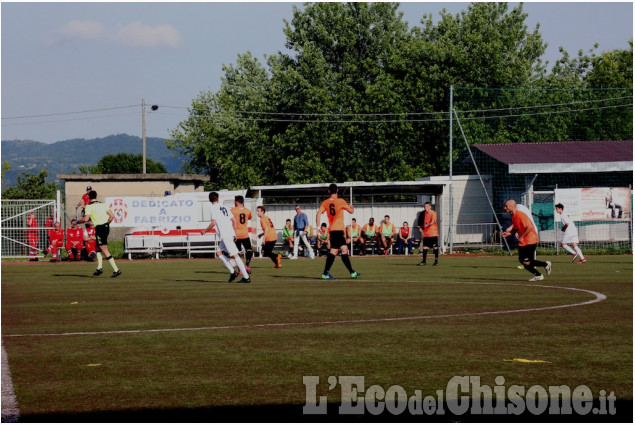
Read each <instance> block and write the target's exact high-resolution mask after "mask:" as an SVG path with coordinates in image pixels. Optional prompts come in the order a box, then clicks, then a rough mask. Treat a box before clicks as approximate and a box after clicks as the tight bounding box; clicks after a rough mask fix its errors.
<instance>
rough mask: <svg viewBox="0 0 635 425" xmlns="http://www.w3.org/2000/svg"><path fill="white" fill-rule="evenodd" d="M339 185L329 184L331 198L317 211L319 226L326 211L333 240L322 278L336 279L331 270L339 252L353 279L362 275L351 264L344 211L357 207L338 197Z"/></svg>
mask: <svg viewBox="0 0 635 425" xmlns="http://www.w3.org/2000/svg"><path fill="white" fill-rule="evenodd" d="M337 191H338V189H337V185H336V184H335V183H331V185H329V195H330V196H329V198H328V199H327V200H326V201H324V202H322V205H320V209H319V210H318V212H317V217H316V224H317V226H318V227H319V226H320V221H321V219H322V214H324V213H326V215H327V217H328V219H329V224H330V226H329V239H330V241H331V249H330V251H329V253H328V254H327V256H326V264H325V265H324V273H322V279H329V280H334V279H335V278H334V277H333V276H331V273H329V271H330V270H331V266H333V263H334V262H335V257H336V256H337V254H338V253H341V255H342V262H343V263H344V265H345V266H346V268H347V269H348V272H349V273H350V274H351V277H352V278H353V279H356V278H358V277H359V276H360V274H359V273H358V272H356V271H355V270H353V266H352V265H351V259H350V258H349V256H348V246H347V245H346V237H345V236H344V229H345V228H344V211H348V212H349V213H351V214H352V213H353V212H354V211H355V209H354V208H353V206H352V205H349V204H348V202H346V201H345V200H343V199H341V198H338V197H337Z"/></svg>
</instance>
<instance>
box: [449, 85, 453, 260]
mask: <svg viewBox="0 0 635 425" xmlns="http://www.w3.org/2000/svg"><path fill="white" fill-rule="evenodd" d="M453 109H454V86H453V85H451V86H450V173H449V177H450V194H449V197H450V208H449V209H450V211H449V212H450V223H449V226H448V239H449V240H448V245H449V246H450V254H452V251H453V248H454V244H453V237H452V233H453V232H454V226H453V224H454V199H452V195H453V193H452V120H453V119H452V110H453Z"/></svg>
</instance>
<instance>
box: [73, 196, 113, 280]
mask: <svg viewBox="0 0 635 425" xmlns="http://www.w3.org/2000/svg"><path fill="white" fill-rule="evenodd" d="M88 199H89V200H90V203H89V204H88V205H86V207H85V208H84V214H85V215H84V217H82V218H81V219H79V221H78V222H77V223H85V222H87V221H88V220H91V221H92V222H93V224H94V225H95V236H96V238H97V243H96V246H97V270H95V273H93V276H99V275H100V274H102V273H103V272H104V270H103V269H102V264H103V259H102V255H105V256H106V261H108V264H110V266H111V267H112V270H113V273H112V276H110V277H117V276H120V275H121V270H119V268H118V267H117V264H115V260H114V258H112V255H110V251H108V234H109V233H110V222H111V221H113V220H114V219H115V215H114V214H113V213H112V211H110V209H109V208H108V206H107V205H106V204H104V203H102V202H99V201H98V200H97V192H95V191H94V190H91V191H90V192H88ZM100 251H101V252H100Z"/></svg>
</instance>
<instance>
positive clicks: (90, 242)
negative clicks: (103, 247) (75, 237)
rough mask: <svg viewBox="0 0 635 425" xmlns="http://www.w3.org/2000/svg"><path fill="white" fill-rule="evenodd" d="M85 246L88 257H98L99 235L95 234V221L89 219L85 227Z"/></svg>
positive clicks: (92, 258)
mask: <svg viewBox="0 0 635 425" xmlns="http://www.w3.org/2000/svg"><path fill="white" fill-rule="evenodd" d="M84 246H85V247H86V252H87V253H88V257H89V258H90V259H91V261H92V260H94V259H95V257H97V236H96V235H95V227H94V226H93V222H92V221H90V220H88V221H87V222H86V229H84Z"/></svg>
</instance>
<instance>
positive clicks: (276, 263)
mask: <svg viewBox="0 0 635 425" xmlns="http://www.w3.org/2000/svg"><path fill="white" fill-rule="evenodd" d="M269 258H271V261H273V264H275V265H278V254H274V253H273V252H272V253H271V255H270V256H269Z"/></svg>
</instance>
